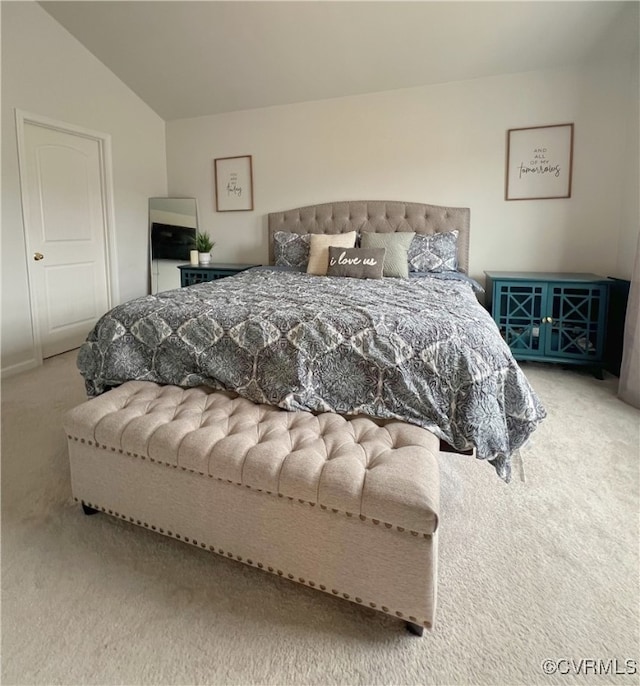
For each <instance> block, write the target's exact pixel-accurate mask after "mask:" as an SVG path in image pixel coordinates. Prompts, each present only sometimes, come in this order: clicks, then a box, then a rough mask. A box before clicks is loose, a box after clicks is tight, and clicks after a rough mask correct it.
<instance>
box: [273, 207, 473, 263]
mask: <svg viewBox="0 0 640 686" xmlns="http://www.w3.org/2000/svg"><path fill="white" fill-rule="evenodd" d="M469 216H470V212H469V208H468V207H440V206H438V205H424V204H422V203H417V202H393V201H382V200H354V201H349V202H330V203H325V204H323V205H309V206H308V207H297V208H295V209H293V210H286V211H285V212H272V213H271V214H269V264H273V263H274V255H273V234H274V233H275V232H276V231H289V232H291V233H302V234H304V233H346V232H348V231H375V232H376V233H388V232H390V231H415V232H416V233H424V234H430V233H439V232H445V231H453V230H454V229H457V230H458V231H459V234H458V269H459V270H460V271H462V272H464V273H465V274H467V273H468V272H469Z"/></svg>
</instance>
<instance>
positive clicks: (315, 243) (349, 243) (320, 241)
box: [307, 231, 356, 276]
mask: <svg viewBox="0 0 640 686" xmlns="http://www.w3.org/2000/svg"><path fill="white" fill-rule="evenodd" d="M355 244H356V232H355V231H349V233H332V234H325V233H312V234H311V245H310V249H309V264H308V265H307V274H315V275H316V276H323V275H325V274H326V273H327V268H328V267H329V246H330V245H335V246H336V247H338V248H353V246H354V245H355Z"/></svg>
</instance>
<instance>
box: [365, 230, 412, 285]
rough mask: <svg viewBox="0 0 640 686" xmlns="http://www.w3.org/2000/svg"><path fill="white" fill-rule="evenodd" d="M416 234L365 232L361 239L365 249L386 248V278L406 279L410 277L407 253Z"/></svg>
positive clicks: (410, 232) (405, 232)
mask: <svg viewBox="0 0 640 686" xmlns="http://www.w3.org/2000/svg"><path fill="white" fill-rule="evenodd" d="M414 236H415V233H414V232H413V231H398V232H396V233H373V232H371V231H364V232H363V233H362V238H361V239H360V245H362V247H363V248H384V249H385V250H386V253H385V255H384V270H383V272H382V273H383V275H384V276H396V277H400V278H401V279H406V278H408V276H409V263H408V258H407V251H408V250H409V246H410V245H411V241H412V240H413V237H414Z"/></svg>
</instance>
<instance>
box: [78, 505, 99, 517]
mask: <svg viewBox="0 0 640 686" xmlns="http://www.w3.org/2000/svg"><path fill="white" fill-rule="evenodd" d="M82 511H83V512H84V513H85V514H86V515H94V514H98V510H94V509H93V508H92V507H89V506H88V505H85V504H84V503H82Z"/></svg>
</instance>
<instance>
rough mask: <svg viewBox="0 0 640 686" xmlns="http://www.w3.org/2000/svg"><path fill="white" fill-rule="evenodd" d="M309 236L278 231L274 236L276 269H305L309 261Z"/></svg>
mask: <svg viewBox="0 0 640 686" xmlns="http://www.w3.org/2000/svg"><path fill="white" fill-rule="evenodd" d="M310 240H311V236H310V235H309V234H299V233H290V232H289V231H276V232H275V233H274V234H273V255H274V257H275V263H276V267H305V268H306V266H307V262H308V261H309V243H310Z"/></svg>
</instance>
